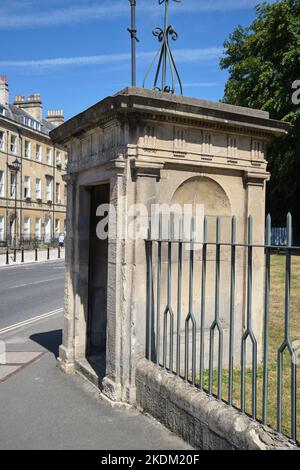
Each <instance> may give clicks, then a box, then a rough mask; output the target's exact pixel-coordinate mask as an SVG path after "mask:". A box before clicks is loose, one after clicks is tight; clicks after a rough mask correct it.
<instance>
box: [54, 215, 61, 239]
mask: <svg viewBox="0 0 300 470" xmlns="http://www.w3.org/2000/svg"><path fill="white" fill-rule="evenodd" d="M59 235H60V220H59V219H56V220H55V238H58V237H59Z"/></svg>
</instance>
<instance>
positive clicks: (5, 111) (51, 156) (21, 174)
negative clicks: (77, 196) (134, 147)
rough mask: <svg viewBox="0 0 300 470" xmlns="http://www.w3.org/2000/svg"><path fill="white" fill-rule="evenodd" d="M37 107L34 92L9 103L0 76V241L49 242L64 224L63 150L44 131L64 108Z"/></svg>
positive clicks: (58, 121)
mask: <svg viewBox="0 0 300 470" xmlns="http://www.w3.org/2000/svg"><path fill="white" fill-rule="evenodd" d="M42 112H43V109H42V102H41V97H40V95H39V94H33V95H30V96H28V98H27V99H25V97H24V96H16V97H15V99H14V102H13V104H10V99H9V89H8V84H7V80H6V77H5V76H0V243H1V244H6V243H8V244H13V243H14V241H15V239H16V242H17V244H18V243H19V242H24V243H25V242H29V241H32V240H45V241H46V242H50V241H51V240H53V239H55V238H56V237H58V235H59V233H61V232H63V231H64V230H65V212H66V193H65V183H64V181H63V176H64V173H65V168H66V164H67V154H66V152H65V151H64V150H63V149H62V148H61V147H60V146H57V145H55V144H54V143H53V142H52V140H51V138H50V137H49V132H50V131H51V130H53V129H54V128H55V127H56V126H58V125H60V124H62V123H63V121H64V117H63V111H60V110H59V111H48V114H47V117H46V119H43V116H42ZM16 163H19V165H18V166H19V168H18V171H16V165H15V164H16Z"/></svg>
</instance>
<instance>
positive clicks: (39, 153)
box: [35, 144, 42, 162]
mask: <svg viewBox="0 0 300 470" xmlns="http://www.w3.org/2000/svg"><path fill="white" fill-rule="evenodd" d="M35 156H36V159H37V160H38V161H39V162H40V161H41V160H42V146H41V145H40V144H36V154H35Z"/></svg>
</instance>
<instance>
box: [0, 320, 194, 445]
mask: <svg viewBox="0 0 300 470" xmlns="http://www.w3.org/2000/svg"><path fill="white" fill-rule="evenodd" d="M62 323H63V321H62V317H61V316H59V317H55V318H52V319H48V320H46V321H45V320H44V321H43V322H40V323H37V324H34V325H31V326H30V327H27V329H23V330H17V331H15V332H12V333H9V334H6V335H2V336H1V334H0V340H5V342H6V346H7V349H8V350H9V351H10V352H12V351H13V352H18V353H19V354H9V360H10V361H17V362H19V363H20V365H19V366H18V368H17V370H11V372H12V375H10V376H6V378H4V372H3V369H2V379H3V380H4V381H2V382H0V395H1V420H0V450H5V449H9V450H11V449H12V450H17V449H19V450H20V449H25V450H37V449H51V450H58V449H65V450H69V449H71V450H72V449H83V450H89V449H94V450H118V449H120V450H136V449H143V450H173V449H174V450H184V449H190V447H189V446H188V445H187V444H186V443H184V442H183V441H182V440H181V439H179V438H178V437H177V436H175V435H174V434H171V433H170V432H169V431H167V430H165V429H164V428H163V427H162V426H160V425H159V424H158V423H156V422H155V421H154V420H152V419H150V418H148V417H146V416H143V415H142V414H140V413H138V412H137V411H136V410H127V409H119V408H112V407H111V406H110V405H109V404H108V403H107V402H106V401H103V400H101V399H100V398H99V395H98V392H97V390H96V389H95V388H93V387H92V386H90V385H89V384H88V383H87V382H85V381H84V380H83V379H81V378H80V377H78V376H76V375H71V376H67V375H65V374H63V373H62V372H61V371H60V370H59V369H58V368H57V367H56V359H55V355H56V354H57V350H58V345H59V344H60V342H61V327H62ZM25 353H26V354H25ZM29 353H31V354H29ZM33 353H36V354H33ZM41 353H44V354H42V355H40V354H41ZM32 361H33V362H32ZM7 372H8V371H7Z"/></svg>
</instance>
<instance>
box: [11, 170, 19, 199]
mask: <svg viewBox="0 0 300 470" xmlns="http://www.w3.org/2000/svg"><path fill="white" fill-rule="evenodd" d="M16 183H17V178H16V174H15V173H11V174H10V197H16Z"/></svg>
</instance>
